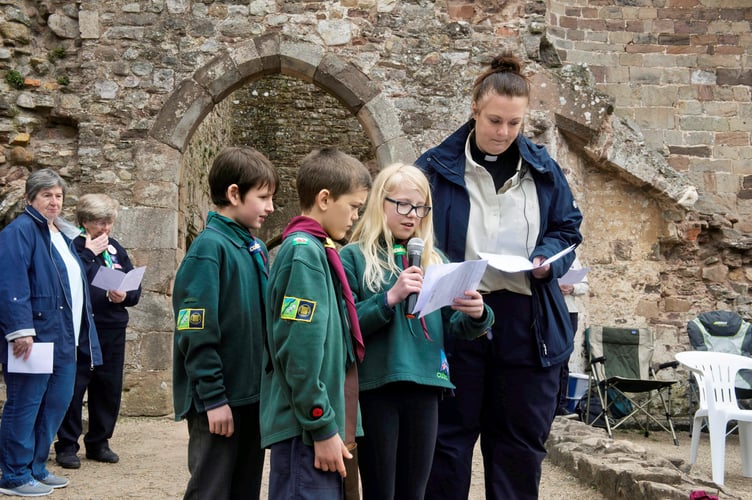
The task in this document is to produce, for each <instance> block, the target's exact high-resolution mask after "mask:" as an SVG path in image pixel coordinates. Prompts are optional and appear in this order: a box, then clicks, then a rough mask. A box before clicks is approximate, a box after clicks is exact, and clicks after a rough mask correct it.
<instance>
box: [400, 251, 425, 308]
mask: <svg viewBox="0 0 752 500" xmlns="http://www.w3.org/2000/svg"><path fill="white" fill-rule="evenodd" d="M424 245H425V242H424V241H423V240H422V239H421V238H410V240H409V241H408V242H407V266H408V267H410V266H418V267H420V259H421V257H422V256H423V246H424ZM406 300H407V304H406V305H405V317H406V318H408V319H412V318H414V317H415V312H414V311H413V309H415V303H416V302H417V301H418V294H417V293H416V292H413V293H411V294H410V295H408V296H407V299H406Z"/></svg>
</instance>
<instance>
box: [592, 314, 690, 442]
mask: <svg viewBox="0 0 752 500" xmlns="http://www.w3.org/2000/svg"><path fill="white" fill-rule="evenodd" d="M585 342H586V350H587V352H588V355H589V366H590V377H591V383H590V386H589V389H588V400H587V401H588V406H589V404H590V401H591V396H592V395H597V397H598V400H599V402H600V406H601V412H600V415H598V416H596V417H595V418H594V419H592V420H590V422H597V421H600V422H605V427H606V432H608V436H609V437H610V438H612V439H613V430H614V429H616V428H618V427H620V426H621V425H622V424H624V423H626V422H628V421H630V420H632V421H634V422H635V423H637V424H638V425H639V426H640V428H642V429H643V431H644V432H645V436H648V435H649V433H650V423H651V422H654V423H655V424H657V425H658V426H659V427H660V428H662V429H663V430H665V431H667V432H670V433H671V437H673V439H674V444H675V445H677V446H678V445H679V441H678V440H677V438H676V432H675V431H674V423H673V421H672V419H671V387H672V386H673V385H674V384H675V383H676V380H658V379H656V378H655V372H656V371H658V370H660V369H662V368H676V366H678V363H677V362H676V361H671V362H668V363H664V364H662V365H659V367H658V370H654V369H653V367H652V366H651V362H652V358H653V350H654V343H655V338H654V336H653V333H652V331H651V330H649V329H647V328H617V327H605V326H590V327H589V328H588V329H587V330H586V332H585ZM664 393H665V394H664ZM654 401H660V403H661V406H662V408H663V411H664V415H665V417H666V425H664V424H663V423H662V422H660V421H658V419H657V418H656V417H655V416H653V414H652V413H651V412H650V407H651V404H652V403H653V402H654ZM625 402H626V403H625ZM617 405H618V406H621V408H620V409H621V410H622V411H621V412H617V411H615V410H616V408H617ZM586 414H587V415H589V414H590V409H589V408H588V410H587V413H586ZM639 417H643V419H642V421H641V419H640V418H639ZM599 419H600V420H599Z"/></svg>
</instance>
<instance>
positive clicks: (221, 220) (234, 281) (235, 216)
mask: <svg viewBox="0 0 752 500" xmlns="http://www.w3.org/2000/svg"><path fill="white" fill-rule="evenodd" d="M278 186H279V176H278V174H277V172H276V170H275V169H274V167H273V166H272V164H271V163H270V162H269V160H268V159H267V158H266V157H265V156H264V155H263V154H261V153H260V152H258V151H256V150H255V149H252V148H247V147H231V148H225V149H223V150H222V151H220V153H219V154H218V155H217V157H216V158H215V159H214V163H213V165H212V168H211V170H210V172H209V188H210V192H211V198H212V202H213V203H214V204H215V206H216V212H209V216H208V218H207V221H206V228H205V229H204V230H203V231H202V232H201V233H200V234H199V235H198V236H197V237H196V239H195V240H194V241H193V243H192V244H191V246H190V248H189V249H188V252H187V254H186V256H185V258H184V259H183V262H182V263H181V265H180V268H179V269H178V271H177V274H176V276H175V285H174V287H173V295H172V305H173V309H174V312H175V321H176V325H175V336H174V346H173V347H174V348H173V376H172V380H173V401H174V405H175V419H176V420H180V419H183V418H185V419H186V420H187V422H188V433H189V440H188V468H189V470H190V473H191V478H190V480H189V481H188V485H187V487H186V492H185V498H240V497H242V498H258V497H259V494H260V490H261V476H262V471H263V466H264V451H263V449H262V448H261V444H260V442H259V440H260V438H259V394H260V383H261V371H262V368H263V363H264V361H265V359H266V357H265V355H264V325H265V317H264V297H265V291H266V280H267V275H268V265H267V260H268V254H267V251H266V246H265V245H264V243H263V242H262V241H261V240H258V239H256V238H254V237H253V235H252V234H251V231H252V230H255V229H259V228H260V227H261V225H262V224H263V222H264V220H265V219H266V217H267V216H268V215H269V214H271V213H272V212H273V211H274V205H273V203H272V196H273V195H274V193H275V191H276V189H277V187H278Z"/></svg>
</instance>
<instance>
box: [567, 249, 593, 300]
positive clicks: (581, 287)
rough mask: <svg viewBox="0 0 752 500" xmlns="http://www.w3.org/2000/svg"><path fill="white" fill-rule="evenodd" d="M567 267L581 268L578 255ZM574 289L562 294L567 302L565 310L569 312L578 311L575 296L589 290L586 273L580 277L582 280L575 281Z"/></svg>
mask: <svg viewBox="0 0 752 500" xmlns="http://www.w3.org/2000/svg"><path fill="white" fill-rule="evenodd" d="M569 269H573V270H577V269H582V264H581V263H580V259H579V257H575V258H574V262H572V265H571V266H570V267H569ZM573 286H574V290H572V293H570V294H567V295H565V296H564V302H566V303H567V310H568V311H569V312H571V313H576V312H579V308H578V307H577V299H575V297H577V296H580V295H585V294H586V293H588V292H589V291H590V285H589V284H588V280H587V274H586V275H585V277H584V278H582V281H580V282H579V283H575V284H574V285H573Z"/></svg>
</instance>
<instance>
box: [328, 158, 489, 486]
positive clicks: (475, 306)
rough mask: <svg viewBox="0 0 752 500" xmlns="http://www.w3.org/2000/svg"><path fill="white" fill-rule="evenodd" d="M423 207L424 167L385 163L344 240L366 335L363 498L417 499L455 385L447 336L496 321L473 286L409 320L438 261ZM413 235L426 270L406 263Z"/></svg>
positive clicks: (472, 333) (471, 332) (426, 205)
mask: <svg viewBox="0 0 752 500" xmlns="http://www.w3.org/2000/svg"><path fill="white" fill-rule="evenodd" d="M430 211H431V193H430V189H429V185H428V180H427V179H426V177H425V176H424V175H423V173H422V172H421V171H420V170H418V169H417V168H416V167H414V166H412V165H405V164H401V163H398V164H394V165H390V166H388V167H386V168H384V169H383V170H382V171H381V172H380V173H379V174H378V175H377V176H376V179H375V180H374V185H373V189H372V190H371V195H370V199H369V201H368V204H367V205H366V209H365V212H364V214H363V217H362V219H361V221H360V222H359V224H358V226H357V227H356V228H355V230H354V232H353V235H352V239H351V243H350V244H349V245H347V246H345V247H344V248H343V249H342V251H341V256H342V263H343V265H344V267H345V271H346V273H347V278H348V282H349V284H350V287H351V289H352V292H353V296H354V298H355V302H356V308H357V311H358V319H359V321H360V327H361V331H362V333H363V337H364V340H365V358H364V360H363V362H362V363H361V364H360V365H359V366H358V375H359V380H360V407H361V414H362V419H363V432H364V436H363V437H362V438H359V440H358V460H359V463H360V474H361V480H362V484H363V499H364V500H371V499H378V500H385V499H386V500H388V499H414V500H419V499H420V500H422V499H423V497H424V494H425V488H426V483H427V482H428V476H429V473H430V470H431V461H432V458H433V452H434V444H435V442H436V431H437V424H438V405H439V399H440V398H442V397H443V396H444V395H445V394H449V393H450V392H451V391H452V389H453V388H454V386H453V385H452V383H451V380H450V374H449V363H448V360H447V358H446V355H445V353H444V348H443V346H444V337H445V335H456V336H459V337H462V338H466V339H471V338H476V337H478V336H481V335H483V334H484V333H485V332H486V331H487V330H488V329H489V327H490V325H491V324H492V323H493V313H492V312H491V310H490V309H489V308H488V307H486V306H485V305H484V303H483V299H482V297H481V295H480V293H478V292H477V291H476V290H467V291H466V292H465V296H464V297H458V298H457V299H455V302H454V304H453V305H452V306H450V307H445V308H443V309H442V310H440V311H435V312H433V313H430V314H428V315H426V316H424V317H423V318H417V317H415V318H408V317H407V316H408V315H409V313H412V312H413V311H407V310H406V299H407V297H408V295H410V294H411V293H419V292H420V290H421V286H422V283H423V269H425V268H428V267H430V266H433V265H439V264H441V263H442V262H443V261H444V259H443V257H442V255H441V254H440V253H438V252H437V251H436V250H435V248H434V243H433V223H432V221H431V217H428V215H429V213H430ZM411 238H421V239H422V240H423V241H424V246H423V253H422V260H421V264H422V266H421V267H422V268H423V269H421V267H419V266H415V265H412V266H411V265H408V259H407V250H406V244H407V242H408V240H410V239H411Z"/></svg>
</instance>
